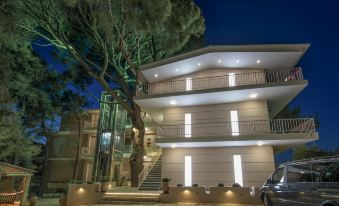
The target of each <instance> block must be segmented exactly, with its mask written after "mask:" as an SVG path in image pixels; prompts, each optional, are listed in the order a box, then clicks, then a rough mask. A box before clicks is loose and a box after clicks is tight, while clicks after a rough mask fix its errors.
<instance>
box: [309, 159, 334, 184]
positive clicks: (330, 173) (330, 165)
mask: <svg viewBox="0 0 339 206" xmlns="http://www.w3.org/2000/svg"><path fill="white" fill-rule="evenodd" d="M312 171H313V173H314V175H313V176H314V181H315V182H339V162H324V163H314V164H313V165H312Z"/></svg>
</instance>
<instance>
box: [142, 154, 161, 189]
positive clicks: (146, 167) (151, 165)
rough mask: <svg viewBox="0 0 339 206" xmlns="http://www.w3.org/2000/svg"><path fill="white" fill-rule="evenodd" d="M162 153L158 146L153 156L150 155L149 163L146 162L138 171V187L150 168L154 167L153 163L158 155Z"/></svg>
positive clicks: (157, 158)
mask: <svg viewBox="0 0 339 206" xmlns="http://www.w3.org/2000/svg"><path fill="white" fill-rule="evenodd" d="M161 154H162V149H161V148H159V149H158V150H157V151H156V152H155V154H154V156H153V157H152V159H151V161H150V163H148V164H147V165H146V166H145V167H144V169H143V170H142V171H141V172H140V174H139V182H138V187H140V185H141V183H142V182H143V181H144V180H145V178H146V177H147V175H148V173H149V172H150V171H151V170H152V168H153V167H154V165H155V163H157V161H158V160H159V158H160V156H161Z"/></svg>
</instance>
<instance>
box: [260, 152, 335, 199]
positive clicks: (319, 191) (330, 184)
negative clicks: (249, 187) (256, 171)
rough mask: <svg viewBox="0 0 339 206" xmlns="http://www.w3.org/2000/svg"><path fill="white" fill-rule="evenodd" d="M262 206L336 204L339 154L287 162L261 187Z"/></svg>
mask: <svg viewBox="0 0 339 206" xmlns="http://www.w3.org/2000/svg"><path fill="white" fill-rule="evenodd" d="M261 200H262V202H263V203H264V205H266V206H272V205H274V206H278V205H284V206H294V205H317V206H339V156H332V157H324V158H317V159H309V160H301V161H294V162H288V163H285V164H283V165H281V166H280V167H279V168H278V169H277V170H275V172H274V173H273V174H272V175H271V177H269V178H268V179H267V180H266V182H265V183H264V185H263V187H262V188H261Z"/></svg>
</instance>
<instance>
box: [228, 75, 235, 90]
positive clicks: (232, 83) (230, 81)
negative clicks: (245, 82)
mask: <svg viewBox="0 0 339 206" xmlns="http://www.w3.org/2000/svg"><path fill="white" fill-rule="evenodd" d="M228 85H229V86H230V87H234V86H236V80H235V73H229V74H228Z"/></svg>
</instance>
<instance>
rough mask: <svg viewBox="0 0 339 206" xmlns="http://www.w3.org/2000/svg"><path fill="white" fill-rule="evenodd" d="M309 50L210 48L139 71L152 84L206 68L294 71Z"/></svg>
mask: <svg viewBox="0 0 339 206" xmlns="http://www.w3.org/2000/svg"><path fill="white" fill-rule="evenodd" d="M309 46H310V44H262V45H211V46H207V47H204V48H201V49H197V50H195V51H192V52H188V53H184V54H180V55H177V56H174V57H170V58H167V59H163V60H160V61H156V62H153V63H150V64H146V65H143V66H142V67H141V68H140V70H141V72H142V74H143V77H144V78H145V79H146V80H147V81H148V82H149V83H153V82H158V81H163V80H167V79H171V78H174V77H178V76H181V75H186V74H189V73H192V72H197V71H201V70H205V69H209V68H225V69H234V68H239V69H241V68H251V69H285V68H292V67H294V66H295V65H296V64H297V63H298V62H299V60H300V59H301V57H302V56H303V55H304V53H305V52H306V50H307V49H308V47H309ZM257 60H260V63H257ZM155 74H157V77H155V76H154V75H155Z"/></svg>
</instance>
